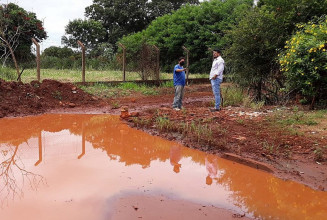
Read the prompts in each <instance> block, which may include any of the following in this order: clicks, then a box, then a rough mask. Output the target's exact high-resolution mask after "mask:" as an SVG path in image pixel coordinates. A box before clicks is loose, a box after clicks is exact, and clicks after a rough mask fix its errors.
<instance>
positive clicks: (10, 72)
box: [0, 66, 18, 81]
mask: <svg viewBox="0 0 327 220" xmlns="http://www.w3.org/2000/svg"><path fill="white" fill-rule="evenodd" d="M17 77H18V76H17V73H16V71H15V70H14V69H11V68H7V67H1V66H0V78H1V79H4V80H7V81H12V80H17Z"/></svg>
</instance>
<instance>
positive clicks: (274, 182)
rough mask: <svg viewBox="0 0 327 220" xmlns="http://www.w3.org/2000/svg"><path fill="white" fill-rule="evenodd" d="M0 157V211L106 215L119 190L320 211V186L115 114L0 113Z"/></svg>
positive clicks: (245, 209) (277, 214)
mask: <svg viewBox="0 0 327 220" xmlns="http://www.w3.org/2000/svg"><path fill="white" fill-rule="evenodd" d="M0 162H1V166H0V169H1V177H0V190H1V191H0V202H1V209H0V219H1V220H21V219H33V220H41V219H42V220H44V219H46V220H52V219H53V220H55V219H56V220H57V219H78V220H89V219H92V220H102V219H111V217H113V216H115V215H116V214H117V213H116V211H117V210H115V207H116V205H115V204H117V203H119V201H121V200H122V199H124V198H128V197H133V198H135V197H147V198H149V197H161V198H167V199H170V200H171V201H189V202H192V203H194V204H201V206H202V207H208V206H215V207H218V208H223V209H228V210H230V211H232V212H233V213H246V216H248V217H254V218H260V219H319V220H321V219H327V193H326V192H320V191H315V190H312V189H310V188H308V187H306V186H303V185H301V184H298V183H295V182H291V181H283V180H281V179H278V178H275V177H273V176H272V175H270V174H268V173H265V172H261V171H258V170H255V169H252V168H249V167H245V166H243V165H239V164H235V163H233V162H230V161H227V160H224V159H221V158H218V157H216V156H213V155H210V154H206V153H203V152H200V151H197V150H193V149H189V148H186V147H183V146H181V145H180V144H178V143H176V142H171V141H167V140H164V139H161V138H159V137H154V136H151V135H148V134H146V133H144V132H142V131H138V130H135V129H131V128H129V127H128V126H127V125H126V124H124V123H123V122H121V121H120V120H119V118H118V117H117V116H109V115H43V116H37V117H25V118H16V119H1V120H0ZM131 209H132V208H131ZM134 209H135V210H134ZM134 209H133V211H137V209H138V208H137V207H134ZM159 210H160V209H159ZM185 216H188V213H185ZM134 217H135V216H134ZM136 218H137V216H136ZM138 218H140V217H138ZM188 219H192V217H190V216H189V217H188Z"/></svg>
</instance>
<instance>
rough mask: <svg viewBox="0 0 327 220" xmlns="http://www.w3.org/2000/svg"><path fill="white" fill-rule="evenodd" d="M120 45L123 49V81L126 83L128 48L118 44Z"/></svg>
mask: <svg viewBox="0 0 327 220" xmlns="http://www.w3.org/2000/svg"><path fill="white" fill-rule="evenodd" d="M118 45H119V46H120V47H121V48H122V49H123V81H124V82H125V81H126V47H125V46H124V45H123V44H121V43H118Z"/></svg>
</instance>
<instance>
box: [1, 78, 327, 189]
mask: <svg viewBox="0 0 327 220" xmlns="http://www.w3.org/2000/svg"><path fill="white" fill-rule="evenodd" d="M172 100H173V88H165V89H162V90H161V91H160V95H159V96H158V95H157V96H143V95H140V94H136V93H133V96H131V97H123V98H116V99H101V98H99V97H94V96H92V95H89V94H87V93H85V92H83V91H82V90H80V89H79V88H76V86H74V85H73V84H70V83H60V82H57V81H53V80H44V81H43V82H42V83H38V82H32V83H30V84H23V83H17V82H5V81H2V80H0V118H1V117H18V116H25V115H35V114H41V113H110V114H120V109H117V108H116V105H115V106H114V105H112V104H111V103H119V104H120V106H127V108H128V110H129V112H138V113H139V116H138V117H137V119H138V121H139V122H140V121H141V122H142V121H143V122H146V123H145V124H143V125H142V126H140V123H135V118H127V119H126V121H128V122H129V124H130V125H131V126H134V127H137V128H140V129H143V130H146V131H147V132H149V133H151V134H154V135H159V136H162V137H165V138H167V139H170V140H176V141H179V142H181V143H183V144H184V145H186V146H188V147H191V148H195V149H199V150H202V151H206V152H210V153H213V154H217V155H220V156H223V155H224V154H225V153H232V154H233V155H237V156H239V157H241V158H245V160H244V161H245V162H244V163H245V164H246V163H247V162H246V161H247V159H249V161H257V162H260V163H262V164H267V167H271V168H272V170H273V172H274V174H275V175H276V176H278V177H280V178H283V179H289V180H294V181H297V182H300V183H303V184H305V185H308V186H310V187H312V188H314V189H318V190H321V191H326V190H327V161H326V158H327V154H326V151H323V152H321V158H320V161H316V159H317V158H316V156H317V152H316V151H315V150H316V149H317V146H322V147H323V146H327V138H326V137H327V133H326V130H322V131H319V132H318V134H317V133H315V131H308V132H304V133H303V134H302V135H299V134H293V133H291V132H290V131H288V130H286V129H285V128H281V127H279V126H277V124H276V125H274V124H273V123H272V122H271V120H270V118H269V117H270V116H271V114H273V111H274V109H276V108H278V107H276V106H268V107H265V109H263V110H260V111H254V110H253V109H247V108H243V107H224V108H223V109H222V110H221V111H219V112H214V113H212V112H210V111H209V107H210V106H212V100H213V96H212V92H211V87H210V85H209V84H206V85H192V86H188V87H186V91H185V98H184V107H185V109H184V110H182V111H174V110H172V109H171V103H172ZM158 117H161V118H165V119H169V121H170V122H171V123H172V124H173V125H176V126H175V127H174V126H173V128H172V129H166V130H165V129H160V128H159V127H158V126H157V125H156V123H155V122H156V121H155V120H156V118H158ZM181 122H183V123H184V124H191V123H192V122H196V123H200V124H201V125H206V126H207V128H208V127H210V129H211V131H212V135H211V138H209V140H208V139H203V138H201V137H200V138H199V137H198V136H197V132H199V131H196V130H193V134H192V132H189V133H188V134H185V133H184V132H183V131H182V129H181V127H178V125H181ZM312 133H315V134H316V135H311V134H312ZM249 164H251V163H249Z"/></svg>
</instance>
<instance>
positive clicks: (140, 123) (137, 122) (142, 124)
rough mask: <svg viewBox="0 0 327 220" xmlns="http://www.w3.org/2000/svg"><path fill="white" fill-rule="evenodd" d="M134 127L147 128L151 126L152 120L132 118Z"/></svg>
mask: <svg viewBox="0 0 327 220" xmlns="http://www.w3.org/2000/svg"><path fill="white" fill-rule="evenodd" d="M132 120H133V123H134V125H137V126H138V127H147V126H149V125H150V124H151V120H150V119H143V118H138V117H136V118H132Z"/></svg>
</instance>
